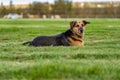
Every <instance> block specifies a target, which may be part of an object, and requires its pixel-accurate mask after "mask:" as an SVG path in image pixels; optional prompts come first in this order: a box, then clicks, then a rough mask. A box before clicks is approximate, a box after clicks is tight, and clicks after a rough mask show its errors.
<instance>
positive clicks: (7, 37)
mask: <svg viewBox="0 0 120 80" xmlns="http://www.w3.org/2000/svg"><path fill="white" fill-rule="evenodd" d="M71 20H72V19H71ZM73 20H76V19H73ZM77 20H78V19H77ZM87 20H88V21H90V22H91V24H90V25H87V27H86V32H85V46H83V47H76V46H71V47H63V46H59V47H58V46H56V47H53V46H49V47H29V46H23V45H22V43H23V42H26V41H28V40H32V39H33V38H34V37H36V36H40V35H56V34H59V33H61V32H64V31H65V30H67V29H68V28H69V21H70V19H63V20H40V19H39V20H24V19H23V20H2V19H1V20H0V80H78V79H79V80H120V19H87Z"/></svg>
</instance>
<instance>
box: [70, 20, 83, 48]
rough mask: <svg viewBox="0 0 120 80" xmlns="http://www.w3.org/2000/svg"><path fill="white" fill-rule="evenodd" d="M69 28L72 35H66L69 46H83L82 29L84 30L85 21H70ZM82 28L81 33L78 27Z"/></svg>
mask: <svg viewBox="0 0 120 80" xmlns="http://www.w3.org/2000/svg"><path fill="white" fill-rule="evenodd" d="M70 25H71V30H72V32H73V35H72V36H70V37H68V41H69V44H70V45H71V46H83V45H84V31H85V23H84V22H83V21H79V22H77V21H76V22H75V21H72V22H70ZM80 28H81V29H83V33H78V30H79V29H80Z"/></svg>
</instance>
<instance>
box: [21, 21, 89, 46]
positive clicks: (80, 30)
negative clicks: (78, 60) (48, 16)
mask: <svg viewBox="0 0 120 80" xmlns="http://www.w3.org/2000/svg"><path fill="white" fill-rule="evenodd" d="M86 24H90V22H88V21H85V20H83V21H71V22H70V29H68V30H67V31H65V32H63V33H61V34H59V35H56V36H38V37H36V38H35V39H33V40H32V41H28V42H25V43H23V45H27V44H28V45H29V46H35V47H38V46H83V45H84V41H83V38H84V31H85V26H86Z"/></svg>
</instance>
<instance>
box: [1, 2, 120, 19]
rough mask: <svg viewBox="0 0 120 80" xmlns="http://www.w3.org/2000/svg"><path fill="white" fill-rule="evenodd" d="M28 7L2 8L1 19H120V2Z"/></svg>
mask: <svg viewBox="0 0 120 80" xmlns="http://www.w3.org/2000/svg"><path fill="white" fill-rule="evenodd" d="M24 6H27V7H23V6H21V7H16V6H14V5H9V6H2V5H1V6H0V17H3V16H4V15H8V14H9V13H16V14H20V15H23V18H28V17H29V16H30V15H31V16H33V17H36V18H42V17H44V18H54V16H57V17H58V18H120V2H104V3H103V2H99V3H97V2H94V3H93V2H92V3H90V2H89V3H88V2H84V3H82V2H81V3H80V2H75V3H73V2H72V1H70V0H55V2H54V4H49V3H48V2H45V3H41V2H33V3H32V4H29V5H24Z"/></svg>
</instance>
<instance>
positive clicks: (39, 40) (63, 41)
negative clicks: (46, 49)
mask: <svg viewBox="0 0 120 80" xmlns="http://www.w3.org/2000/svg"><path fill="white" fill-rule="evenodd" d="M71 35H73V33H72V31H71V30H67V31H66V32H64V33H61V34H59V35H56V36H38V37H36V38H35V39H34V40H33V41H28V42H25V43H23V45H27V44H28V45H29V46H36V47H37V46H69V41H68V39H67V37H69V36H71Z"/></svg>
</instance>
